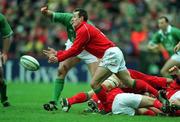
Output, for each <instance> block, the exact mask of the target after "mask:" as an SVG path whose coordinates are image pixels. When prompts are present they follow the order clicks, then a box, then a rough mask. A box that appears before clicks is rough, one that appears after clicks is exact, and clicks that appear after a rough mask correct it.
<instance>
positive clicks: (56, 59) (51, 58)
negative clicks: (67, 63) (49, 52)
mask: <svg viewBox="0 0 180 122" xmlns="http://www.w3.org/2000/svg"><path fill="white" fill-rule="evenodd" d="M48 62H49V63H57V62H58V58H57V57H56V56H50V57H49V60H48Z"/></svg>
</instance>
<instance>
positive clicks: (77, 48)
mask: <svg viewBox="0 0 180 122" xmlns="http://www.w3.org/2000/svg"><path fill="white" fill-rule="evenodd" d="M89 39H90V36H89V32H88V30H87V29H86V28H85V27H83V26H82V27H81V28H80V29H79V30H78V31H77V35H76V38H75V40H74V43H73V45H72V46H71V48H69V49H68V50H64V51H58V52H57V58H58V61H59V62H61V61H64V60H66V59H67V58H70V57H73V56H77V55H78V54H80V53H81V52H82V51H83V50H84V48H85V46H86V43H87V42H88V41H89Z"/></svg>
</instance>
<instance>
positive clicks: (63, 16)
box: [41, 6, 98, 110]
mask: <svg viewBox="0 0 180 122" xmlns="http://www.w3.org/2000/svg"><path fill="white" fill-rule="evenodd" d="M41 12H42V14H43V15H45V16H46V17H48V18H50V19H51V20H52V21H53V22H57V23H60V24H62V25H64V26H65V27H66V30H67V34H68V40H67V42H66V44H65V45H66V50H67V49H69V48H70V47H71V46H72V44H73V43H74V39H75V38H76V33H75V30H74V28H73V26H72V22H71V19H72V17H73V14H72V13H61V12H53V11H51V10H49V9H48V7H47V6H45V7H42V8H41ZM88 23H91V22H88ZM81 60H83V61H84V62H85V63H86V64H87V65H88V69H89V71H90V73H91V76H92V75H93V74H94V72H95V70H96V68H97V66H98V59H97V58H96V57H95V56H93V55H92V54H90V53H89V52H87V51H86V50H83V51H82V52H81V53H80V54H78V55H77V56H75V57H71V58H68V59H66V60H64V61H63V62H61V63H59V67H58V74H57V78H56V80H55V82H54V89H53V95H52V100H51V101H50V102H49V103H46V104H44V109H45V110H49V109H50V106H51V105H52V104H55V105H56V103H57V101H58V100H59V97H60V95H61V92H62V91H63V88H64V79H65V76H66V74H67V72H68V71H69V70H70V69H71V68H72V67H73V66H74V65H76V64H77V63H79V62H80V61H81Z"/></svg>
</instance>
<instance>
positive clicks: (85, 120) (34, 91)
mask: <svg viewBox="0 0 180 122" xmlns="http://www.w3.org/2000/svg"><path fill="white" fill-rule="evenodd" d="M52 88H53V85H52V84H33V83H27V84H23V83H10V84H8V96H9V101H10V102H11V105H12V106H10V107H8V108H3V107H2V106H1V105H0V122H50V121H51V122H142V121H143V122H180V117H162V116H161V117H160V116H157V117H149V116H134V117H130V116H126V115H98V114H85V113H83V112H82V110H83V109H84V108H85V107H86V103H84V104H77V105H74V106H73V107H72V108H71V109H70V111H69V112H68V113H64V112H62V111H61V109H59V110H58V111H55V112H47V111H44V110H43V108H42V105H43V104H44V103H46V102H48V101H49V100H50V98H51V96H52V91H51V90H52ZM89 88H90V87H89V85H88V84H72V83H67V84H66V85H65V88H64V91H63V94H62V96H64V97H70V96H71V95H74V94H75V93H77V92H80V91H87V90H88V89H89Z"/></svg>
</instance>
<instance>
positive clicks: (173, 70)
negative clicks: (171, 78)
mask: <svg viewBox="0 0 180 122" xmlns="http://www.w3.org/2000/svg"><path fill="white" fill-rule="evenodd" d="M179 70H180V69H179V68H178V67H177V66H173V67H171V68H170V69H169V73H170V74H171V75H179V74H180V72H179Z"/></svg>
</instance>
